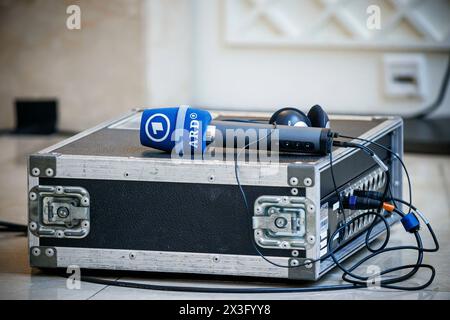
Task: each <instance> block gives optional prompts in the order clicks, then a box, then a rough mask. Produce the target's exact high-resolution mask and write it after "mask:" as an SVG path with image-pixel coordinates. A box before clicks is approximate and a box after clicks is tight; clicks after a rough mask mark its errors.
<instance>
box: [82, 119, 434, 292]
mask: <svg viewBox="0 0 450 320" xmlns="http://www.w3.org/2000/svg"><path fill="white" fill-rule="evenodd" d="M275 127H276V124H275ZM271 133H272V131H271V132H270V133H269V134H268V135H267V136H266V137H265V138H269V137H270V135H271ZM341 137H344V136H341ZM349 138H350V139H360V138H352V137H349ZM261 139H262V138H261ZM261 139H259V140H261ZM259 140H258V141H259ZM360 140H363V141H364V139H360ZM258 141H256V143H257V142H258ZM365 141H368V142H372V141H369V140H365ZM253 143H255V142H253ZM372 143H374V144H375V145H379V146H381V147H382V148H384V149H386V150H388V151H389V152H390V153H391V154H393V155H395V156H396V157H397V158H398V159H399V160H400V162H401V164H402V166H403V169H404V170H405V173H406V175H407V177H408V184H409V193H410V199H411V198H412V191H411V182H410V179H409V174H408V172H407V169H406V166H405V165H404V163H403V161H402V160H401V158H400V157H399V156H398V155H397V154H396V153H394V152H392V151H391V150H390V149H388V148H386V147H384V146H382V145H380V144H377V143H376V142H372ZM251 144H252V143H249V144H247V145H246V146H244V148H243V149H242V150H245V149H246V148H247V147H249V146H250V145H251ZM351 147H354V148H359V149H362V150H364V151H365V152H367V153H368V154H369V155H373V154H374V153H373V151H372V150H371V149H370V148H368V147H366V146H363V145H357V144H355V145H354V146H351ZM242 150H241V151H242ZM241 151H240V152H241ZM240 152H239V153H238V154H237V155H236V158H235V175H236V182H237V184H238V187H239V189H240V191H241V194H242V197H243V200H244V204H245V207H246V210H247V213H248V214H250V216H252V215H251V212H250V207H249V205H248V200H247V197H246V194H245V191H244V189H243V187H242V185H241V183H240V179H239V166H238V158H239V155H240ZM330 164H332V156H331V162H330ZM331 173H332V178H333V180H334V188H335V192H336V193H337V194H339V193H338V191H337V187H336V183H335V178H334V172H333V171H331ZM388 179H390V177H389V175H388ZM388 189H389V190H388ZM388 191H390V185H387V186H386V188H385V192H384V193H383V199H385V198H386V194H387V192H388ZM338 198H340V197H338ZM392 200H393V201H394V198H393V199H392ZM399 202H401V203H405V202H406V201H403V200H401V201H400V200H399ZM407 204H408V206H409V208H410V210H416V208H415V207H414V206H413V205H412V203H411V201H410V202H409V203H407ZM340 205H341V203H340ZM394 205H395V202H394ZM394 212H396V213H397V214H399V215H400V216H402V217H403V216H404V215H405V214H404V213H403V212H401V211H400V210H399V209H397V208H396V207H395V208H394ZM365 215H375V216H376V218H378V219H380V220H381V221H382V222H383V223H384V225H385V228H386V237H385V240H384V242H383V244H382V245H381V246H380V248H378V249H372V248H370V245H369V242H370V236H366V240H365V244H366V247H368V248H370V249H369V250H370V251H371V252H372V253H371V254H369V255H367V256H366V257H364V258H362V259H360V260H359V261H357V262H356V263H355V264H354V265H353V266H351V267H350V268H345V267H344V266H343V265H342V264H341V263H340V261H339V260H338V259H337V258H336V256H335V250H337V249H336V248H332V242H331V241H329V242H328V254H327V255H326V256H324V257H322V258H321V259H317V260H314V261H312V262H308V264H309V263H315V262H317V261H320V260H323V259H326V258H328V257H331V258H332V259H333V262H334V263H335V264H336V266H337V267H338V268H340V269H341V270H342V271H343V272H344V274H343V276H342V279H343V280H344V281H346V282H348V283H350V284H347V285H334V286H319V287H311V288H286V287H284V288H213V287H208V288H207V287H184V286H166V285H152V284H142V283H133V282H124V281H116V280H104V279H98V278H92V277H82V280H83V281H87V282H91V283H98V284H105V285H115V286H121V287H128V288H137V289H151V290H165V291H184V292H186V291H187V292H207V293H210V292H218V293H281V292H317V291H329V290H345V289H360V288H366V287H367V286H368V281H369V280H370V279H371V277H367V276H360V275H358V274H356V273H354V272H353V271H354V270H355V269H356V268H358V267H359V266H360V265H362V264H363V263H364V262H366V261H368V260H370V259H372V258H373V257H375V256H377V255H380V254H382V253H385V252H391V251H398V250H416V251H417V252H418V257H417V261H416V263H415V264H410V265H401V266H398V267H393V268H389V269H386V270H383V271H382V272H380V273H379V276H380V277H381V276H382V275H386V274H389V273H392V272H395V271H399V270H405V269H411V271H409V272H408V273H407V274H405V275H401V276H397V277H391V278H388V279H384V280H380V284H379V285H380V286H381V287H384V288H390V289H398V290H408V291H409V290H421V289H424V288H426V287H427V286H428V285H430V284H431V283H432V282H433V280H434V278H435V274H436V271H435V269H434V267H433V266H431V265H427V264H423V263H422V261H423V253H424V252H434V251H437V250H438V249H439V243H438V240H437V238H436V235H435V233H434V231H433V229H432V227H431V225H430V224H429V223H427V224H426V225H427V228H428V229H429V231H430V233H431V235H432V238H433V241H434V243H435V248H433V249H425V248H423V244H422V241H421V238H420V235H419V232H418V231H415V232H414V236H415V239H416V242H417V246H394V247H387V244H388V242H389V238H390V225H389V222H388V221H387V219H386V217H384V216H383V215H382V214H381V213H380V212H366V213H362V214H360V215H358V216H357V217H354V218H352V219H351V220H350V221H345V223H344V224H343V225H342V226H340V227H339V228H337V229H336V230H335V231H334V233H333V235H332V236H331V237H330V239H333V238H334V237H335V236H336V234H337V233H338V232H340V231H341V230H343V229H345V228H346V227H348V226H349V225H350V224H352V223H353V222H354V221H356V219H360V218H361V217H363V216H365ZM376 221H377V219H374V220H373V221H372V225H374V224H378V223H377V222H376ZM368 230H370V231H371V230H372V228H369V229H367V230H366V231H365V232H368ZM251 239H253V237H251ZM252 243H253V246H254V247H255V249H256V251H257V252H258V254H259V255H260V256H261V258H263V259H264V260H265V261H267V262H269V263H271V264H273V265H275V266H278V267H283V268H291V267H293V266H283V265H278V264H276V263H274V262H272V261H270V260H268V259H267V258H266V257H265V256H264V255H263V254H262V253H261V252H260V250H259V249H258V248H257V245H256V243H255V241H254V239H253V241H252ZM305 264H306V263H305ZM295 267H299V266H295ZM421 268H426V269H429V270H430V271H431V276H430V278H429V280H428V281H427V282H426V283H424V284H422V285H419V286H411V287H404V286H398V285H395V284H396V283H399V282H403V281H406V280H408V279H410V278H411V277H413V276H414V275H415V274H416V273H417V272H418V270H420V269H421Z"/></svg>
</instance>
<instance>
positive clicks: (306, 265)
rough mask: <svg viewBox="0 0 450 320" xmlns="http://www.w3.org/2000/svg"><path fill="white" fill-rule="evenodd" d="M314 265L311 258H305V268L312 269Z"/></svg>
mask: <svg viewBox="0 0 450 320" xmlns="http://www.w3.org/2000/svg"><path fill="white" fill-rule="evenodd" d="M312 266H313V264H312V261H311V260H305V268H306V269H311V268H312Z"/></svg>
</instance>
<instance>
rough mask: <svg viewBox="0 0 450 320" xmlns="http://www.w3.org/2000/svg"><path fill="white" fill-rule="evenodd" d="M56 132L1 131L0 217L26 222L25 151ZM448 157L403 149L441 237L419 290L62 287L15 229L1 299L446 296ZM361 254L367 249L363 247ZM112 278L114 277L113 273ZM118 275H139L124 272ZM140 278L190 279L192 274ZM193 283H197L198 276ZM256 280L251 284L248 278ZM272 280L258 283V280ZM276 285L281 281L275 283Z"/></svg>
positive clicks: (0, 279) (1, 246) (5, 253)
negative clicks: (33, 259) (31, 257)
mask: <svg viewBox="0 0 450 320" xmlns="http://www.w3.org/2000/svg"><path fill="white" fill-rule="evenodd" d="M59 139H60V138H58V137H53V138H47V139H42V138H30V137H22V138H20V137H14V138H12V137H7V136H0V150H1V152H0V177H1V179H0V190H1V192H0V220H8V221H14V222H18V223H25V222H26V211H27V209H26V206H27V204H26V203H27V202H26V192H27V190H26V189H27V187H26V161H25V159H26V154H28V153H31V152H33V151H36V150H39V149H41V148H44V147H46V146H48V145H50V144H52V143H54V142H56V141H58V140H59ZM449 160H450V157H437V156H424V155H407V156H406V164H407V166H408V169H409V171H410V174H411V177H412V180H413V191H414V200H415V203H416V205H417V206H418V207H419V208H422V209H423V211H424V212H425V213H426V214H427V216H428V217H429V219H430V220H431V222H432V225H433V226H434V229H435V231H436V234H437V236H438V238H439V240H440V244H441V250H440V251H439V252H438V253H435V254H427V255H426V257H425V263H429V264H431V265H433V266H435V267H436V270H437V275H436V279H435V281H434V282H433V283H432V284H431V285H430V286H429V287H428V288H427V289H426V290H423V291H420V292H404V291H395V290H385V289H372V290H369V289H362V290H348V291H337V292H333V291H331V292H322V293H298V294H292V293H289V294H260V295H249V294H245V295H236V294H198V293H195V294H192V293H179V292H162V291H148V290H139V289H127V288H118V287H112V286H103V285H97V284H89V283H82V286H81V289H80V290H76V289H75V290H69V289H67V288H66V280H65V279H64V278H62V277H60V276H57V275H52V274H45V273H43V272H42V271H39V270H32V269H30V267H29V266H28V260H27V259H28V258H27V243H26V238H24V237H20V236H17V235H15V234H3V233H0V299H258V298H263V299H450V199H449V196H450V161H449ZM423 237H424V239H425V240H424V242H425V246H427V245H431V242H430V238H429V236H428V235H426V236H423ZM412 240H413V239H412V237H411V236H410V235H408V234H405V232H403V229H402V228H401V227H400V226H399V225H397V226H395V227H394V228H393V233H392V238H391V241H392V244H397V245H398V244H405V243H412ZM360 254H365V253H364V252H361V253H360ZM413 258H414V253H413V252H402V253H401V254H394V255H389V256H388V255H386V256H381V257H379V259H378V261H376V262H375V263H377V264H382V265H383V266H387V265H397V264H399V263H405V262H408V261H410V262H412V261H413ZM428 275H429V274H428V272H427V271H423V272H420V274H419V275H418V276H417V277H416V278H415V279H414V280H412V281H411V282H410V284H418V283H420V282H421V280H422V281H423V280H425V279H426V278H427V276H428ZM340 276H341V272H339V270H333V271H332V272H330V273H329V274H328V275H327V276H326V277H325V278H324V279H323V280H321V281H320V282H318V283H317V285H323V284H335V283H336V282H338V281H339V280H340ZM112 279H114V278H112ZM121 279H122V280H130V281H138V279H136V278H129V277H123V276H122V278H121ZM139 281H142V282H151V283H167V284H170V285H174V284H177V285H189V284H192V283H191V281H190V280H164V279H162V278H161V279H155V278H152V280H149V279H145V278H142V276H141V278H140V279H139ZM194 285H199V284H198V281H197V282H195V283H194ZM201 285H204V286H213V285H214V286H219V285H225V286H230V285H231V286H236V285H239V286H245V285H247V286H248V285H249V284H248V283H247V284H246V283H231V284H230V283H229V282H228V283H227V284H224V283H223V282H218V281H215V282H211V281H209V282H208V281H201ZM251 285H254V284H251ZM268 285H271V286H274V285H275V286H276V284H258V286H268ZM278 285H279V284H278Z"/></svg>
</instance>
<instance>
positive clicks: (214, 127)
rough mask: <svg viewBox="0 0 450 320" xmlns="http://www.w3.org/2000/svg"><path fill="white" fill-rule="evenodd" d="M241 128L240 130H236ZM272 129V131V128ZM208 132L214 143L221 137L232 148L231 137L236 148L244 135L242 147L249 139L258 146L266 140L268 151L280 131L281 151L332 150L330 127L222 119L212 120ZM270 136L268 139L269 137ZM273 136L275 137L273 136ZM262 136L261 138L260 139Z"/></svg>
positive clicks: (323, 151) (319, 153)
mask: <svg viewBox="0 0 450 320" xmlns="http://www.w3.org/2000/svg"><path fill="white" fill-rule="evenodd" d="M237 130H238V131H237ZM272 130H273V131H272ZM208 131H209V132H211V136H212V137H214V138H211V140H212V141H211V142H212V143H213V145H214V141H217V139H220V137H219V136H221V137H222V146H223V147H224V148H225V147H230V146H231V143H230V142H228V143H227V140H228V139H230V138H231V139H233V140H234V142H233V144H232V145H233V147H234V148H237V147H238V138H240V140H242V138H243V137H242V136H240V135H244V136H245V144H243V142H242V141H240V145H239V146H240V147H243V146H244V145H246V144H248V143H249V142H254V141H258V140H259V142H258V147H259V145H261V144H262V143H263V145H264V146H267V149H268V150H271V149H272V146H271V140H272V139H271V138H270V136H271V135H273V137H276V134H278V139H277V140H278V141H273V142H275V143H278V150H279V151H280V152H289V153H308V154H318V155H326V154H328V153H330V152H331V131H330V129H327V128H313V127H292V126H285V125H277V126H276V127H275V126H274V125H272V124H265V123H257V122H238V121H223V120H213V121H211V123H210V125H209V126H208ZM271 132H272V133H271ZM267 137H268V139H266V138H267ZM273 137H272V138H273ZM260 139H261V140H260Z"/></svg>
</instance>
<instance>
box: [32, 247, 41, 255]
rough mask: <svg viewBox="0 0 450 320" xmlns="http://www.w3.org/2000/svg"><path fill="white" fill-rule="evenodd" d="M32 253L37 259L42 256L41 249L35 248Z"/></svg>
mask: <svg viewBox="0 0 450 320" xmlns="http://www.w3.org/2000/svg"><path fill="white" fill-rule="evenodd" d="M31 253H32V254H33V256H35V257H37V256H39V255H40V254H41V249H39V248H33V250H31Z"/></svg>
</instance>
